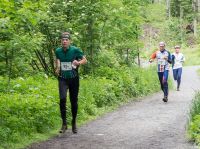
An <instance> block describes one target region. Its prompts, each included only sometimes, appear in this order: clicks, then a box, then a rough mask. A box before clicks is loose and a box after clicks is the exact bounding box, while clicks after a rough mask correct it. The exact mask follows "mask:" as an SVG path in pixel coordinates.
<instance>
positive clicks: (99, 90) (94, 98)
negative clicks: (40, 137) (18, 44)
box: [0, 66, 159, 148]
mask: <svg viewBox="0 0 200 149" xmlns="http://www.w3.org/2000/svg"><path fill="white" fill-rule="evenodd" d="M0 85H1V86H4V87H1V88H0V91H1V92H0V99H1V100H0V101H1V102H0V119H1V121H0V136H1V137H0V147H3V148H6V147H7V148H12V147H13V146H14V148H16V146H15V145H16V144H17V143H21V142H26V141H24V140H25V139H29V140H30V139H33V140H34V136H35V134H48V133H49V132H50V131H51V130H55V129H58V127H59V126H60V125H61V123H60V122H61V119H60V113H59V104H58V103H59V98H58V85H57V80H56V79H55V78H49V77H47V76H46V75H44V74H38V75H35V76H30V77H27V78H21V77H20V78H16V79H15V80H11V83H10V86H9V87H8V88H6V85H7V84H6V79H5V78H4V77H0ZM5 88H6V89H5ZM158 89H159V84H158V78H157V74H156V72H155V71H154V70H153V69H152V68H148V69H144V70H143V69H140V68H138V67H136V66H135V67H127V66H122V67H119V68H118V69H116V68H111V67H108V66H107V67H106V66H105V67H98V68H97V69H96V70H95V73H94V76H84V78H81V86H80V94H79V111H78V122H79V123H83V122H85V121H87V120H88V119H90V118H94V117H96V116H98V115H100V114H102V113H103V112H105V111H106V110H108V109H111V108H112V107H115V106H116V105H119V104H120V103H123V102H126V101H127V100H128V99H130V98H132V97H137V96H141V95H146V94H148V93H150V92H153V91H156V90H158ZM67 102H68V104H67V106H68V108H67V109H68V112H67V119H68V121H69V122H70V121H71V111H70V104H69V100H67ZM22 140H23V141H22ZM21 144H22V143H21Z"/></svg>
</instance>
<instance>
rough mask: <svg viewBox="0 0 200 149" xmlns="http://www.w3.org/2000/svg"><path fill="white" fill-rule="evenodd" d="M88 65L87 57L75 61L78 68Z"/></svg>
mask: <svg viewBox="0 0 200 149" xmlns="http://www.w3.org/2000/svg"><path fill="white" fill-rule="evenodd" d="M86 63H87V59H86V57H85V56H83V57H82V59H81V60H79V61H77V60H74V61H73V64H74V65H76V66H80V65H84V64H86Z"/></svg>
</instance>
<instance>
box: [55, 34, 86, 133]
mask: <svg viewBox="0 0 200 149" xmlns="http://www.w3.org/2000/svg"><path fill="white" fill-rule="evenodd" d="M61 43H62V47H61V48H57V49H56V52H55V54H56V74H57V75H58V84H59V96H60V112H61V118H62V127H61V130H60V133H64V132H65V130H66V129H67V120H66V97H67V90H68V89H69V95H70V102H71V111H72V132H73V133H77V127H76V116H77V111H78V91H79V75H78V67H79V66H80V65H82V64H85V63H86V62H87V60H86V58H85V56H84V54H83V52H82V51H81V50H80V49H79V48H77V47H75V46H72V45H71V35H70V33H68V32H64V33H62V35H61Z"/></svg>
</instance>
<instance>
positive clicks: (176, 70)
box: [172, 45, 185, 91]
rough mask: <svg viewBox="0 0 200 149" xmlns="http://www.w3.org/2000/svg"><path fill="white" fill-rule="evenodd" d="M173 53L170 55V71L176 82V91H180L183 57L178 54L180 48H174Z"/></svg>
mask: <svg viewBox="0 0 200 149" xmlns="http://www.w3.org/2000/svg"><path fill="white" fill-rule="evenodd" d="M174 48H175V52H174V53H173V54H172V69H173V76H174V80H175V81H177V91H180V84H181V75H182V68H183V63H184V61H185V57H184V55H183V54H182V53H180V49H181V47H180V46H178V45H177V46H175V47H174Z"/></svg>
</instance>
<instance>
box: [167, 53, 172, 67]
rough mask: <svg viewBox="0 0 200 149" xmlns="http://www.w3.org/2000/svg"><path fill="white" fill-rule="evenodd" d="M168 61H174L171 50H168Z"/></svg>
mask: <svg viewBox="0 0 200 149" xmlns="http://www.w3.org/2000/svg"><path fill="white" fill-rule="evenodd" d="M167 61H168V63H170V64H171V63H172V56H171V54H170V52H169V51H168V59H167Z"/></svg>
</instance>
